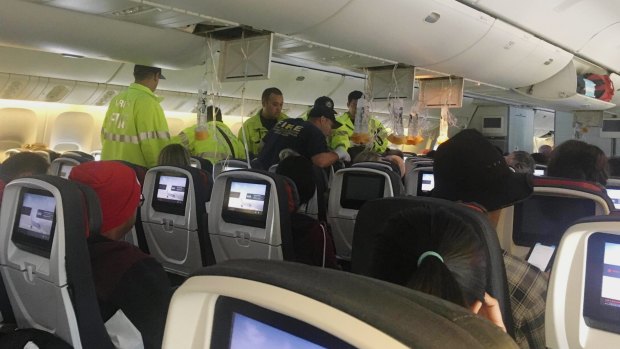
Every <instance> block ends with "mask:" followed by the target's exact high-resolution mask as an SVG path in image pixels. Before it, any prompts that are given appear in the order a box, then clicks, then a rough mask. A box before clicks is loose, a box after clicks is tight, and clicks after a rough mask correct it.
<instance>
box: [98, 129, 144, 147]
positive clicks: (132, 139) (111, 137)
mask: <svg viewBox="0 0 620 349" xmlns="http://www.w3.org/2000/svg"><path fill="white" fill-rule="evenodd" d="M102 135H103V139H105V140H106V141H112V142H120V143H132V144H140V139H139V138H138V136H128V135H119V134H116V133H112V132H107V131H103V132H102Z"/></svg>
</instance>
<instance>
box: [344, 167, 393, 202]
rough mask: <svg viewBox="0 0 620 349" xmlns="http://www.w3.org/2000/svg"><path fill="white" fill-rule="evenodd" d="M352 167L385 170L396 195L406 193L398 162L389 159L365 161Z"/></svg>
mask: <svg viewBox="0 0 620 349" xmlns="http://www.w3.org/2000/svg"><path fill="white" fill-rule="evenodd" d="M351 168H372V169H376V170H379V171H383V172H385V173H387V174H388V176H389V177H390V183H391V184H392V190H393V191H394V196H400V195H405V187H404V185H403V182H402V180H401V176H400V169H399V168H398V166H397V165H396V164H393V163H391V162H389V161H376V162H373V161H364V162H358V163H356V164H353V165H352V166H351Z"/></svg>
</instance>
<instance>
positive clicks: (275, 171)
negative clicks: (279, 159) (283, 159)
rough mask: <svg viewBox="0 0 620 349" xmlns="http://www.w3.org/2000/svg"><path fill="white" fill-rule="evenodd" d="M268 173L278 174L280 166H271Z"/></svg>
mask: <svg viewBox="0 0 620 349" xmlns="http://www.w3.org/2000/svg"><path fill="white" fill-rule="evenodd" d="M267 172H271V173H277V172H278V164H273V165H271V166H269V169H268V170H267Z"/></svg>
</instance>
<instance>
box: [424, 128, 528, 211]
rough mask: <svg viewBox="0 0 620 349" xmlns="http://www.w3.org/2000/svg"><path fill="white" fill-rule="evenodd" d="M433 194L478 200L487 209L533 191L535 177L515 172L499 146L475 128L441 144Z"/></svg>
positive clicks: (454, 198)
mask: <svg viewBox="0 0 620 349" xmlns="http://www.w3.org/2000/svg"><path fill="white" fill-rule="evenodd" d="M433 168H434V169H433V172H434V176H435V188H434V190H433V196H434V197H438V198H443V199H448V200H452V201H463V202H476V203H478V204H480V205H482V206H484V208H485V209H486V210H487V211H495V210H498V209H500V208H504V207H507V206H511V205H513V204H515V203H517V202H519V201H522V200H524V199H526V198H527V197H528V196H530V195H531V194H532V191H533V187H532V176H531V175H530V174H525V173H515V172H514V171H512V170H511V169H510V167H509V166H508V164H506V160H505V159H504V157H503V156H502V154H500V153H499V152H498V151H497V149H496V148H495V147H494V146H493V145H492V144H491V143H490V142H489V141H488V140H487V139H486V138H484V136H482V134H481V133H480V132H478V131H476V130H473V129H467V130H463V131H461V132H459V133H458V134H456V135H455V136H454V137H452V138H450V139H449V140H447V141H446V142H444V143H443V144H441V145H440V146H439V148H438V149H437V152H436V153H435V161H434V164H433Z"/></svg>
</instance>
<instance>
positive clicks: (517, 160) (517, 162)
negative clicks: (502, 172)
mask: <svg viewBox="0 0 620 349" xmlns="http://www.w3.org/2000/svg"><path fill="white" fill-rule="evenodd" d="M506 163H507V164H508V166H510V167H512V168H513V169H514V170H515V172H518V173H529V174H534V168H535V167H536V163H535V162H534V159H533V158H532V156H531V155H530V154H529V153H528V152H526V151H523V150H517V151H513V152H512V153H510V154H508V156H506Z"/></svg>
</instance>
